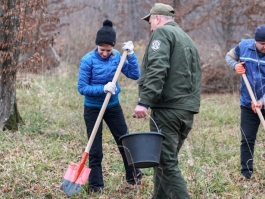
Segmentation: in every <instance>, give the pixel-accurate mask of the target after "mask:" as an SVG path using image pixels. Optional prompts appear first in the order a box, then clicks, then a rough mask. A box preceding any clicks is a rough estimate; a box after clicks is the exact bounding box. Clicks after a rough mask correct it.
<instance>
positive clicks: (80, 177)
mask: <svg viewBox="0 0 265 199" xmlns="http://www.w3.org/2000/svg"><path fill="white" fill-rule="evenodd" d="M80 167H81V165H79V164H76V163H72V162H71V163H70V165H69V167H68V169H67V171H66V173H65V175H64V179H65V180H68V181H70V182H74V183H77V184H82V185H85V184H86V182H87V179H88V176H89V173H90V171H91V169H90V168H88V167H86V166H84V167H83V168H82V169H80ZM79 170H81V172H79Z"/></svg>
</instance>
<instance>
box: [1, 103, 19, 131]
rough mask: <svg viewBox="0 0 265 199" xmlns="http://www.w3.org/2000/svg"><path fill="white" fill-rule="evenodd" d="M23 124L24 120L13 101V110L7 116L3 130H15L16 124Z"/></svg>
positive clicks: (16, 128)
mask: <svg viewBox="0 0 265 199" xmlns="http://www.w3.org/2000/svg"><path fill="white" fill-rule="evenodd" d="M21 124H24V121H23V119H22V117H21V116H20V114H19V111H18V108H17V103H16V102H15V103H14V111H13V113H12V114H11V115H10V117H9V118H8V120H7V122H6V123H5V126H4V130H5V129H7V130H11V131H17V130H18V126H19V125H21Z"/></svg>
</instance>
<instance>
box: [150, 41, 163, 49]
mask: <svg viewBox="0 0 265 199" xmlns="http://www.w3.org/2000/svg"><path fill="white" fill-rule="evenodd" d="M160 45H161V42H160V41H159V40H154V41H153V42H152V45H151V48H152V49H153V51H157V50H158V49H159V48H160Z"/></svg>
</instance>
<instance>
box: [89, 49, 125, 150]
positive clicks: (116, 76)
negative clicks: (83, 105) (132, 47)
mask: <svg viewBox="0 0 265 199" xmlns="http://www.w3.org/2000/svg"><path fill="white" fill-rule="evenodd" d="M127 53H128V51H127V50H125V51H124V52H123V54H122V57H121V60H120V63H119V65H118V68H117V70H116V72H115V75H114V77H113V79H112V82H113V83H115V84H116V82H117V80H118V78H119V75H120V73H121V69H122V66H123V64H124V62H125V59H126V57H127ZM110 97H111V92H108V93H107V95H106V97H105V100H104V102H103V105H102V107H101V109H100V112H99V115H98V118H97V120H96V123H95V125H94V128H93V130H92V133H91V135H90V138H89V140H88V143H87V146H86V150H85V152H87V153H89V151H90V148H91V146H92V143H93V141H94V139H95V136H96V134H97V131H98V127H99V125H100V123H101V120H102V117H103V115H104V113H105V110H106V108H107V105H108V103H109V100H110Z"/></svg>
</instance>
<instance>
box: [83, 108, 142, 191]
mask: <svg viewBox="0 0 265 199" xmlns="http://www.w3.org/2000/svg"><path fill="white" fill-rule="evenodd" d="M99 112H100V109H97V108H89V107H86V106H85V109H84V119H85V123H86V127H87V136H88V138H89V137H90V135H91V133H92V131H93V128H94V125H95V123H96V120H97V117H98V115H99ZM103 120H104V121H105V122H106V124H107V125H108V127H109V129H110V132H111V133H112V135H113V137H114V139H115V141H116V144H117V146H118V149H119V152H120V154H121V156H122V159H123V163H124V167H125V171H126V180H127V182H128V183H130V184H135V181H136V180H137V178H138V179H139V178H141V176H139V175H141V172H140V170H139V169H135V168H132V167H129V166H128V163H127V159H126V156H125V152H124V149H123V147H122V143H121V141H119V138H120V137H121V136H122V135H125V134H126V133H127V131H128V129H127V125H126V122H125V118H124V115H123V111H122V108H121V106H120V104H118V105H116V106H114V107H111V108H108V109H106V111H105V113H104V115H103ZM102 123H103V122H102V121H101V124H100V125H99V128H98V131H97V134H96V136H95V139H94V141H93V143H92V147H91V149H90V151H89V168H90V169H91V172H90V174H89V187H90V188H91V189H93V191H98V190H99V189H101V188H104V182H103V175H102V165H101V162H102V158H103V152H102Z"/></svg>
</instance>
